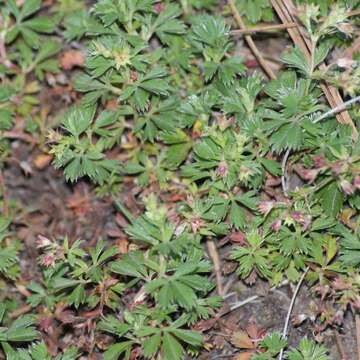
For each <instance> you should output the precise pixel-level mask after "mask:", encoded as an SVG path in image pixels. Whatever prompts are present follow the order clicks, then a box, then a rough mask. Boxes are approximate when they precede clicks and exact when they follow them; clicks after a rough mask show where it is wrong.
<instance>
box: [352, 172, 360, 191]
mask: <svg viewBox="0 0 360 360" xmlns="http://www.w3.org/2000/svg"><path fill="white" fill-rule="evenodd" d="M353 185H354V186H355V188H356V189H358V190H359V189H360V175H357V176H355V177H354V181H353Z"/></svg>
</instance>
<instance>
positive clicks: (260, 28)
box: [230, 22, 298, 35]
mask: <svg viewBox="0 0 360 360" xmlns="http://www.w3.org/2000/svg"><path fill="white" fill-rule="evenodd" d="M296 26H298V25H297V24H296V23H294V22H291V23H287V24H270V25H263V26H256V27H253V28H247V29H238V30H232V31H231V32H230V34H231V35H243V34H252V33H257V32H267V31H273V30H282V29H288V28H292V27H296Z"/></svg>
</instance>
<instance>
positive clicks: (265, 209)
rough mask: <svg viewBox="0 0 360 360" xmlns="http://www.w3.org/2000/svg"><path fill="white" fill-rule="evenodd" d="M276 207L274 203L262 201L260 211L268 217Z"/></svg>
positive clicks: (259, 206)
mask: <svg viewBox="0 0 360 360" xmlns="http://www.w3.org/2000/svg"><path fill="white" fill-rule="evenodd" d="M274 206H275V202H274V201H260V203H259V205H258V209H259V211H260V213H261V214H263V215H265V216H266V215H267V214H268V213H269V212H270V211H271V210H272V209H273V208H274Z"/></svg>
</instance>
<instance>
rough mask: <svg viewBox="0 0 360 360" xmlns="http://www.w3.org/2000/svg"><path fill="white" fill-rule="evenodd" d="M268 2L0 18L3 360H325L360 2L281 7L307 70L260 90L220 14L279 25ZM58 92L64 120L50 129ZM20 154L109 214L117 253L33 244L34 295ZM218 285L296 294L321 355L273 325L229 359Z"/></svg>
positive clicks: (346, 188) (352, 296) (26, 11)
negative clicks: (335, 95) (48, 97)
mask: <svg viewBox="0 0 360 360" xmlns="http://www.w3.org/2000/svg"><path fill="white" fill-rule="evenodd" d="M274 3H280V4H281V3H285V2H282V1H279V2H277V1H276V2H275V1H274V2H273V1H267V0H256V1H248V0H237V1H229V2H228V3H226V2H225V1H224V2H217V1H212V0H204V1H197V0H184V1H183V0H179V1H172V0H164V1H157V0H98V1H94V2H92V4H91V5H89V4H85V2H82V1H78V0H58V1H44V2H41V1H40V0H25V1H15V0H7V1H0V7H1V8H0V9H1V10H0V77H1V81H2V83H1V87H0V149H1V151H0V159H1V160H0V171H1V173H0V191H1V202H0V204H1V207H2V212H3V215H2V216H1V217H0V276H1V279H2V282H1V288H0V294H1V296H0V300H1V305H0V321H1V326H0V343H1V348H2V350H1V353H0V354H1V355H0V357H1V356H2V357H3V358H7V359H14V360H15V359H25V360H27V359H30V360H31V359H58V360H65V359H68V360H72V359H77V358H89V359H105V360H110V359H113V360H115V359H163V360H180V359H186V358H195V359H196V358H209V356H210V358H216V356H218V357H219V358H221V357H223V356H224V354H221V349H222V347H224V345H222V346H221V345H219V341H218V342H216V341H214V337H215V336H220V337H221V336H223V338H224V342H225V341H226V342H228V346H230V343H231V344H232V345H233V348H232V353H231V354H230V357H232V358H234V359H239V360H243V359H250V358H251V359H257V360H270V359H276V358H279V359H282V358H283V359H289V360H327V359H330V358H331V357H330V352H329V351H328V350H327V349H326V347H325V346H324V345H323V344H321V342H322V340H323V339H324V333H325V332H326V331H327V330H328V329H335V331H338V330H339V329H341V327H342V325H343V324H344V317H345V314H347V313H349V312H350V313H351V314H352V315H354V316H355V317H357V316H359V315H358V312H359V308H360V295H359V294H360V293H359V291H360V282H359V276H360V273H359V265H360V218H359V209H360V193H359V189H360V141H359V140H358V134H357V132H358V129H359V122H360V113H359V110H358V107H357V105H356V101H357V100H356V98H357V96H358V95H359V89H360V87H359V80H360V73H359V68H360V67H359V61H360V56H359V52H358V51H357V50H356V49H358V45H357V43H358V39H356V37H357V35H358V32H359V28H358V25H359V12H360V11H359V9H360V2H359V1H355V0H352V1H351V0H338V1H335V2H334V1H320V0H319V1H317V0H311V1H310V0H306V1H294V2H291V3H292V4H293V5H294V8H295V9H296V15H297V21H299V24H298V26H301V28H302V32H303V33H304V34H305V37H306V39H307V44H308V48H309V49H308V50H309V54H307V53H306V54H305V53H304V51H303V49H302V48H301V47H300V46H299V45H298V44H295V45H294V46H288V48H287V49H286V50H285V51H284V53H283V54H282V55H281V57H280V59H276V60H280V62H281V66H279V68H280V67H281V69H279V70H278V71H277V72H276V78H275V79H272V80H267V79H266V77H265V76H264V75H262V72H261V71H260V70H257V71H253V69H251V66H252V65H251V62H249V61H247V59H246V58H244V57H243V56H242V54H246V52H242V51H241V50H239V47H241V48H242V46H240V45H239V42H237V38H236V37H235V36H238V35H236V32H232V30H234V29H236V24H237V23H236V22H235V20H234V18H233V15H234V14H233V12H234V10H233V9H234V7H235V9H236V11H237V12H235V19H236V18H237V17H238V16H239V15H240V16H242V17H243V21H244V22H245V24H246V26H248V27H253V26H255V27H256V26H261V23H260V22H263V21H266V22H274V21H276V15H275V10H276V9H277V8H276V6H274ZM273 6H274V7H273ZM282 6H284V5H282ZM295 6H296V7H295ZM281 34H283V36H284V37H285V36H286V35H285V32H284V33H281ZM345 48H346V49H347V50H346V51H344V49H345ZM69 49H70V50H69ZM63 52H65V54H64V55H63V56H59V53H63ZM239 52H240V53H239ZM341 52H344V54H345V55H344V56H343V57H342V56H341V55H339V53H341ZM75 54H76V56H77V58H76V60H75V59H74V58H75ZM65 55H66V56H70V60H69V59H68V58H67V57H66V56H65ZM59 59H60V61H59ZM325 61H326V64H327V65H324V62H325ZM69 62H70V64H69ZM64 69H65V70H67V72H66V71H64ZM65 72H66V74H65ZM64 76H66V78H65V81H64V78H63V77H64ZM325 83H327V84H329V85H331V86H333V89H336V88H338V89H339V91H340V94H342V96H343V97H344V99H345V100H348V99H353V100H352V104H353V105H354V106H353V107H351V106H349V109H348V116H349V118H350V119H351V123H349V122H348V123H347V124H343V123H341V122H339V121H338V119H337V117H336V113H337V112H338V111H343V110H344V108H341V107H340V108H339V107H338V108H336V109H335V110H334V111H333V112H330V113H329V112H328V110H329V105H330V106H331V107H333V108H335V107H336V104H334V103H330V104H328V103H327V102H326V99H325V97H324V92H323V88H322V87H321V85H323V84H325ZM59 84H61V86H62V87H63V88H65V87H68V88H67V91H68V92H69V93H68V96H67V97H65V96H64V97H65V98H66V103H67V106H66V109H63V108H62V109H57V112H56V114H52V116H50V115H49V114H48V109H46V107H45V106H44V105H43V104H42V101H43V99H44V96H45V95H44V93H46V92H47V91H48V90H47V89H49V88H52V89H55V90H57V88H58V87H59V86H60V85H59ZM332 91H334V90H332ZM335 91H337V90H335ZM354 99H355V100H354ZM324 114H325V115H324ZM18 140H20V141H24V142H28V143H30V144H31V146H33V147H35V148H36V149H37V150H38V151H41V154H42V155H41V157H39V158H37V161H38V163H40V165H38V166H39V167H40V168H42V167H46V166H47V165H48V164H49V162H50V161H51V162H52V165H53V167H54V168H56V169H60V170H61V172H62V173H63V177H64V180H65V181H67V182H69V183H70V184H75V183H76V182H81V183H84V184H87V186H89V187H91V189H92V190H91V196H93V197H97V198H99V199H105V200H104V201H108V202H111V203H112V204H113V208H114V211H113V216H114V218H115V217H116V219H117V224H118V225H120V226H121V227H122V230H119V231H120V233H121V236H122V237H123V240H124V239H125V240H126V242H125V243H126V244H127V246H126V247H125V248H124V247H121V246H119V244H118V243H113V242H112V240H110V239H104V240H101V239H97V238H95V239H94V240H95V244H94V242H92V244H90V245H89V244H87V243H86V242H85V241H83V240H81V239H71V238H70V237H67V236H65V237H63V238H60V237H59V238H57V237H56V236H48V237H47V236H43V235H41V234H38V235H39V236H38V241H37V249H36V250H35V251H36V252H37V255H38V262H37V269H38V271H37V274H36V275H35V274H34V276H32V277H31V280H30V281H29V278H28V276H25V274H24V273H23V271H24V266H25V265H24V262H22V259H23V257H25V255H24V253H25V250H26V248H24V244H23V243H22V242H21V241H20V239H19V238H18V235H17V230H18V228H19V224H20V225H21V224H22V213H21V211H20V209H19V206H18V205H17V204H16V200H15V199H11V198H9V194H8V191H7V181H6V177H4V176H3V170H5V171H6V169H7V167H8V166H9V164H10V163H11V162H14V161H15V162H16V164H18V165H19V166H20V167H21V169H22V170H23V171H25V172H29V173H30V175H31V171H30V170H31V169H29V166H28V164H27V163H26V161H23V160H17V159H16V155H14V154H16V146H17V145H16V141H18ZM13 153H14V154H13ZM14 159H15V160H14ZM40 161H45V162H46V163H45V165H42V164H43V163H42V162H40ZM38 163H37V164H38ZM128 194H131V196H133V199H135V200H134V202H136V206H134V204H131V202H129V201H128V202H127V201H126V195H128ZM31 211H37V210H36V209H35V210H31ZM103 235H104V236H103V237H105V236H106V234H103ZM94 236H98V234H97V235H95V234H94ZM214 242H215V244H217V245H218V248H219V253H221V261H222V263H223V264H226V265H227V266H226V267H220V268H219V264H218V262H219V260H218V259H217V256H214V254H213V253H211V251H209V253H208V252H207V251H205V244H211V243H214ZM221 247H222V249H220V248H221ZM24 249H25V250H24ZM208 249H211V247H210V246H209V247H208ZM217 255H219V254H217ZM34 266H35V265H34ZM214 268H215V270H214ZM226 268H231V271H232V272H234V274H236V279H238V280H239V281H240V280H241V281H243V282H244V283H245V284H247V285H248V286H254V285H256V284H257V283H258V282H260V281H265V282H267V283H268V285H269V288H271V289H274V288H276V287H277V286H280V285H282V284H284V282H285V283H292V284H297V285H298V286H299V287H300V286H301V285H302V283H303V282H304V283H305V284H306V286H307V287H308V291H309V293H310V294H311V297H312V298H313V299H314V301H315V302H316V304H317V307H316V308H314V309H312V314H311V315H305V314H302V315H301V316H299V318H300V317H301V320H299V319H295V320H296V321H295V323H297V324H298V325H300V326H301V323H306V324H307V326H310V328H311V332H312V333H313V334H314V338H313V339H307V338H304V339H303V340H301V341H300V342H299V343H298V344H297V345H296V346H295V347H293V345H292V343H290V344H289V341H288V338H287V336H286V335H287V330H288V329H287V327H285V329H284V331H283V329H282V327H279V328H277V329H271V330H273V331H267V332H262V333H261V336H259V337H257V338H254V337H252V336H250V333H248V334H246V333H245V332H244V333H240V334H241V336H240V337H241V339H240V340H238V341H233V340H232V341H229V338H232V339H234V338H236V336H235V335H234V334H233V333H234V329H230V330H229V328H227V327H226V326H225V327H224V326H223V325H222V321H223V319H222V317H223V314H227V313H228V312H229V310H228V309H227V307H228V306H229V304H228V303H227V302H228V296H227V294H225V293H224V284H225V282H226V281H225V277H226V276H227V275H229V271H228V272H226V271H227V270H226ZM214 279H216V281H215V280H214ZM305 284H304V285H305ZM7 289H12V290H11V291H10V292H9V291H7ZM19 289H20V290H19ZM17 290H18V291H19V292H20V294H22V295H23V296H24V295H26V299H25V298H22V297H21V295H19V294H17V292H16V291H17ZM15 293H16V295H13V294H15ZM295 294H296V292H295ZM294 299H295V298H294ZM20 305H22V306H23V307H22V308H21V309H22V311H20V312H19V313H18V312H17V311H16V308H17V307H19V306H20ZM249 306H251V305H249ZM291 310H292V309H291V308H290V311H291ZM14 314H15V315H14ZM289 315H290V313H289ZM224 317H225V316H224ZM284 322H285V318H284ZM54 324H57V325H58V327H59V328H60V330H58V332H57V333H56V334H54V333H51V332H50V331H49V329H50V328H52V327H53V326H54ZM239 327H241V325H240V326H239ZM79 329H80V330H79ZM76 331H83V333H84V334H86V336H87V338H86V339H87V344H85V345H84V343H80V342H79V341H77V338H76ZM219 334H220V335H219ZM235 334H236V333H235ZM69 335H70V336H69ZM349 336H351V335H349ZM54 339H56V341H55V340H54ZM315 340H316V341H315ZM55 343H56V344H55ZM217 348H219V349H217ZM212 352H213V354H211V353H212ZM342 355H343V354H342ZM204 356H205V357H204ZM214 356H215V357H214Z"/></svg>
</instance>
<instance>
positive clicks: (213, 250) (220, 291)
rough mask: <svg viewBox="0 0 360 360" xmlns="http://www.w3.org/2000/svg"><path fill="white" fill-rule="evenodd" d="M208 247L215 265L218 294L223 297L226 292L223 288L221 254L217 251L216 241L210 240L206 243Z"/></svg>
mask: <svg viewBox="0 0 360 360" xmlns="http://www.w3.org/2000/svg"><path fill="white" fill-rule="evenodd" d="M206 245H207V248H208V252H209V256H210V258H211V260H212V262H213V264H214V271H215V276H216V287H217V291H218V294H219V295H220V296H223V295H224V290H223V286H222V275H221V261H220V256H219V253H218V251H217V248H216V245H215V242H214V240H212V239H208V240H207V242H206Z"/></svg>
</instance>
